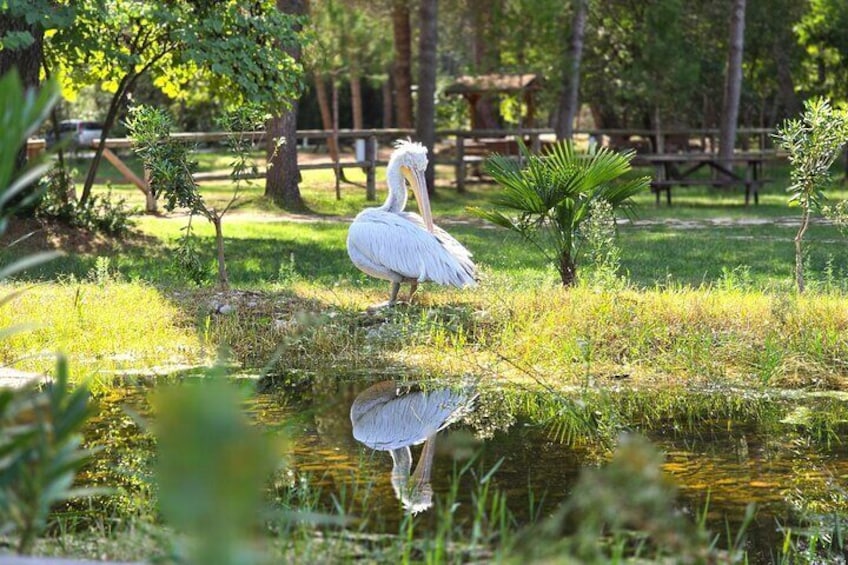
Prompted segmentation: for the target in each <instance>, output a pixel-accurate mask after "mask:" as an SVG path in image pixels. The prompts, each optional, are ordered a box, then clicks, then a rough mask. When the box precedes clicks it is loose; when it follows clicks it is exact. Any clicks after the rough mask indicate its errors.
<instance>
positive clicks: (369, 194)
mask: <svg viewBox="0 0 848 565" xmlns="http://www.w3.org/2000/svg"><path fill="white" fill-rule="evenodd" d="M365 160H366V161H368V167H367V168H366V169H365V199H366V200H368V201H369V202H371V201H373V200H376V199H377V136H376V135H373V134H372V135H370V136H368V137H367V138H366V139H365Z"/></svg>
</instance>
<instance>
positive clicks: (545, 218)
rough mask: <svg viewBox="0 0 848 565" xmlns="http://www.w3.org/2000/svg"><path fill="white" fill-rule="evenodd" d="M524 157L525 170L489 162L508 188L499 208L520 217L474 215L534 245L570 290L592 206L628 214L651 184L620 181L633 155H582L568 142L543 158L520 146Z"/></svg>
mask: <svg viewBox="0 0 848 565" xmlns="http://www.w3.org/2000/svg"><path fill="white" fill-rule="evenodd" d="M521 153H522V160H523V164H522V163H519V162H518V161H516V160H515V159H513V158H510V157H504V156H500V155H495V156H493V157H490V158H489V159H487V160H486V172H487V173H488V174H489V175H491V176H492V178H493V179H494V180H495V182H497V183H498V184H499V185H501V187H503V193H501V194H499V195H498V196H497V197H496V198H495V199H494V203H495V204H496V205H498V206H501V207H504V208H507V209H508V210H510V211H513V212H515V213H516V214H517V215H516V216H514V217H509V216H507V215H505V214H504V213H503V212H501V211H499V210H481V209H479V208H474V209H472V210H471V212H472V213H474V214H475V215H477V216H480V217H481V218H484V219H486V220H489V221H490V222H492V223H494V224H496V225H499V226H501V227H505V228H507V229H509V230H511V231H514V232H516V233H518V234H519V235H520V236H521V237H522V238H524V239H525V240H526V241H527V242H529V243H531V244H532V245H534V246H535V247H536V248H537V249H539V251H541V253H542V254H543V255H544V256H545V258H546V259H547V260H548V261H550V262H552V263H554V264H556V265H557V266H558V270H559V273H560V277H561V278H562V282H563V284H564V285H566V286H569V285H571V284H573V283H574V282H575V280H576V278H575V277H576V272H575V270H576V260H577V254H578V250H579V244H580V239H581V238H580V226H581V225H582V224H583V222H584V221H586V220H587V219H588V218H589V217H590V215H591V211H592V204H593V202H594V201H596V200H604V201H606V202H608V203H609V205H610V207H611V208H613V209H614V208H618V207H621V208H625V209H626V208H627V207H628V206H629V205H630V204H631V201H630V198H631V197H632V196H634V195H636V194H638V193H639V192H641V191H643V190H645V188H646V187H647V186H648V182H649V179H648V178H647V177H640V178H636V179H631V180H620V177H621V176H622V175H624V174H626V173H627V172H629V171H630V161H631V159H632V158H633V152H627V153H621V154H619V153H616V152H614V151H611V150H609V149H607V148H601V149H599V150H597V151H595V152H590V153H586V154H582V153H578V152H577V151H576V150H575V148H574V146H573V145H572V144H571V143H570V142H568V141H565V142H559V143H557V144H555V145H553V146H551V147H550V148H549V149H548V150H547V152H546V153H545V154H544V155H532V154H530V152H529V151H528V150H527V148H526V147H525V146H524V145H523V144H521Z"/></svg>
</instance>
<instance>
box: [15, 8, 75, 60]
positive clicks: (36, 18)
mask: <svg viewBox="0 0 848 565" xmlns="http://www.w3.org/2000/svg"><path fill="white" fill-rule="evenodd" d="M0 8H2V10H3V18H9V19H17V20H19V21H21V22H22V23H25V24H26V25H27V26H31V27H39V28H41V30H48V29H56V28H62V27H65V26H67V25H70V23H71V22H72V21H73V18H74V9H73V6H71V5H69V4H68V3H66V2H56V1H55V0H3V1H2V2H0ZM34 41H35V37H33V35H32V32H31V31H30V30H28V29H27V30H10V29H8V28H7V29H6V30H5V33H3V34H2V35H0V49H9V50H12V51H15V50H18V49H26V48H27V47H29V46H30V45H32V44H33V42H34Z"/></svg>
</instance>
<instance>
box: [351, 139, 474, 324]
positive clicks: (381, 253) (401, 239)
mask: <svg viewBox="0 0 848 565" xmlns="http://www.w3.org/2000/svg"><path fill="white" fill-rule="evenodd" d="M426 170H427V148H426V147H424V146H423V145H421V144H420V143H412V142H411V141H402V140H400V141H397V142H395V151H394V152H393V153H392V157H391V159H389V165H388V168H387V169H386V184H387V185H388V188H389V194H388V196H387V197H386V201H385V202H384V203H383V205H382V206H379V207H377V208H368V209H366V210H363V211H362V212H360V213H359V214H358V215H357V216H356V219H354V220H353V223H352V224H351V226H350V230H349V231H348V234H347V253H348V255H350V259H351V261H353V264H354V265H356V267H357V268H358V269H359V270H361V271H363V272H365V273H367V274H369V275H371V276H372V277H377V278H379V279H384V280H387V281H390V282H391V283H392V290H391V294H390V296H389V300H388V302H385V303H383V304H379V305H377V306H378V307H380V306H392V305H394V303H395V302H396V301H397V295H398V291H399V290H400V283H402V282H409V283H411V288H410V291H409V298H410V299H411V298H412V295H413V294H414V293H415V290H416V289H417V288H418V283H419V282H422V281H433V282H437V283H439V284H448V285H452V286H456V287H464V286H470V285H473V284H475V274H476V267H475V266H474V263H473V262H472V261H471V253H470V252H469V251H468V250H467V249H466V248H465V247H463V246H462V244H461V243H459V242H458V241H457V240H455V239H454V238H453V237H451V236H450V234H448V232H446V231H445V230H443V229H441V228H439V227H436V226H434V225H433V217H432V214H431V212H430V198H429V196H428V194H427V183H426V181H425V180H424V171H426ZM404 179H406V181H407V182H409V186H410V187H411V188H412V192H413V194H414V195H415V200H416V201H417V202H418V209H419V211H420V212H421V215H420V216H419V215H418V214H415V213H412V212H404V208H405V207H406V198H407V194H406V184H405V183H404Z"/></svg>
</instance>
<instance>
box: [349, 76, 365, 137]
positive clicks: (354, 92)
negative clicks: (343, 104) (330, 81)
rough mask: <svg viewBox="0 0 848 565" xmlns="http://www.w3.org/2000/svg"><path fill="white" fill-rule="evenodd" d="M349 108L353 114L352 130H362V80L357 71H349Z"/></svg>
mask: <svg viewBox="0 0 848 565" xmlns="http://www.w3.org/2000/svg"><path fill="white" fill-rule="evenodd" d="M350 107H351V113H352V114H353V116H352V117H353V129H363V128H364V125H363V124H364V120H363V118H362V78H361V77H360V75H359V71H357V70H351V71H350Z"/></svg>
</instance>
